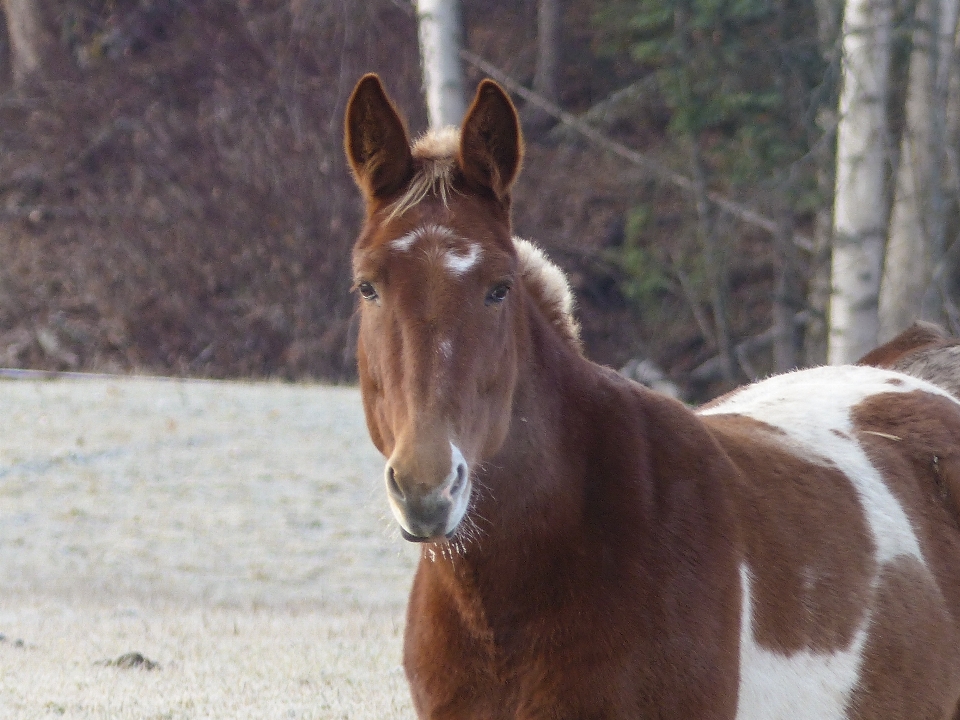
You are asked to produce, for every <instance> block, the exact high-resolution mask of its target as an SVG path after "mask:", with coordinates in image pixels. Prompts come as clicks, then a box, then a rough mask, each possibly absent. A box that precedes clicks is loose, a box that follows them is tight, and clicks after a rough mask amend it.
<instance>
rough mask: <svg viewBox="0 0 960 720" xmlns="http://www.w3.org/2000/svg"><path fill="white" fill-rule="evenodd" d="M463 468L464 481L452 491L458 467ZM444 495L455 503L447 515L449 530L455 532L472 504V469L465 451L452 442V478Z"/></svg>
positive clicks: (445, 488)
mask: <svg viewBox="0 0 960 720" xmlns="http://www.w3.org/2000/svg"><path fill="white" fill-rule="evenodd" d="M460 467H462V468H463V482H462V483H460V486H459V487H458V488H456V492H451V490H452V488H453V485H454V484H456V482H457V468H460ZM444 495H445V496H447V497H449V498H450V500H451V501H452V503H453V506H452V507H451V508H450V514H449V515H448V516H447V532H448V533H451V532H453V531H454V530H455V529H456V527H457V525H459V524H460V521H461V520H463V516H464V515H465V514H466V512H467V508H468V507H469V506H470V470H469V469H468V466H467V461H466V460H465V459H464V457H463V453H462V452H460V448H458V447H457V446H456V445H454V444H453V443H450V479H449V480H448V482H447V483H446V484H445V485H444Z"/></svg>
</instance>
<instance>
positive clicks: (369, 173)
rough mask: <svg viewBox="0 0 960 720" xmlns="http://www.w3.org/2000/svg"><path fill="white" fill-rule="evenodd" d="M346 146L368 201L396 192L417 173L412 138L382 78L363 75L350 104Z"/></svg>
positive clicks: (357, 179) (345, 139) (381, 198)
mask: <svg viewBox="0 0 960 720" xmlns="http://www.w3.org/2000/svg"><path fill="white" fill-rule="evenodd" d="M344 124H345V132H344V146H345V149H346V152H347V160H348V161H349V162H350V167H351V168H352V169H353V175H354V177H355V178H356V181H357V185H359V186H360V189H361V190H362V191H363V193H364V195H366V197H367V201H368V202H370V201H372V200H386V199H388V198H390V197H391V196H393V195H395V194H396V193H397V192H398V191H399V190H400V189H401V188H402V187H403V185H404V183H406V182H407V180H409V179H410V176H411V175H412V174H413V156H412V155H411V153H410V138H409V136H408V135H407V130H406V128H405V127H404V124H403V120H402V119H401V118H400V114H399V113H398V112H397V110H396V108H395V107H394V106H393V103H392V102H390V99H389V98H388V97H387V93H386V91H384V89H383V84H382V83H381V82H380V78H379V77H377V76H376V75H375V74H373V73H370V74H368V75H364V76H363V77H362V78H360V82H358V83H357V86H356V87H355V88H354V90H353V94H352V95H351V96H350V100H349V102H348V103H347V113H346V121H345V123H344Z"/></svg>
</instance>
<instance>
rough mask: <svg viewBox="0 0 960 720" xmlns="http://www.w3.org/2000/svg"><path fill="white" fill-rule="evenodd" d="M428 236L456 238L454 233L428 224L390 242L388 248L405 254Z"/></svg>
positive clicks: (446, 228) (440, 226) (441, 226)
mask: <svg viewBox="0 0 960 720" xmlns="http://www.w3.org/2000/svg"><path fill="white" fill-rule="evenodd" d="M428 236H433V237H444V238H452V237H456V233H454V232H453V230H451V229H450V228H448V227H444V226H443V225H437V224H436V223H430V224H428V225H421V226H420V227H418V228H416V229H414V230H411V231H410V232H408V233H407V234H406V235H401V236H400V237H398V238H397V239H396V240H391V241H390V247H391V248H393V249H394V250H399V251H400V252H406V251H407V250H409V249H410V248H412V247H413V245H414V243H416V242H418V241H419V240H422V239H423V238H425V237H428Z"/></svg>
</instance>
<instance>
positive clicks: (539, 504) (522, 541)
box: [451, 304, 638, 588]
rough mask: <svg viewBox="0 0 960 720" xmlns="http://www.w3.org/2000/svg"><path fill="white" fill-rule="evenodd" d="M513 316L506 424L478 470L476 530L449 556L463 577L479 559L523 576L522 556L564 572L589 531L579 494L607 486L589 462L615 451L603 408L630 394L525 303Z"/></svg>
mask: <svg viewBox="0 0 960 720" xmlns="http://www.w3.org/2000/svg"><path fill="white" fill-rule="evenodd" d="M520 325H521V326H522V330H521V331H520V335H521V339H522V342H521V348H520V352H519V353H518V363H519V367H518V376H517V385H516V390H515V393H514V401H513V405H512V419H511V425H510V430H509V433H508V436H507V439H506V441H505V443H504V446H503V447H502V448H501V450H500V451H499V453H498V454H497V455H496V456H495V457H494V458H492V459H490V460H489V461H488V462H486V463H484V466H483V467H482V468H481V469H480V470H479V472H478V474H477V478H476V480H477V489H476V493H477V497H476V499H475V505H474V508H473V509H474V511H475V512H476V515H477V517H476V519H475V522H476V525H477V527H478V533H477V534H478V537H477V538H475V539H474V540H473V541H471V542H469V543H468V544H467V545H466V547H465V552H464V553H463V554H462V555H461V556H459V557H454V558H451V561H452V563H453V564H454V565H459V566H460V567H461V568H467V569H469V571H470V572H468V573H466V574H465V575H464V577H466V576H467V575H470V576H472V577H476V575H477V572H482V571H483V570H484V569H485V570H486V571H487V572H488V573H489V574H490V575H495V576H496V577H497V578H498V582H497V586H499V587H503V588H508V587H509V586H511V585H512V584H513V580H515V582H516V583H517V584H521V585H522V584H524V583H525V582H527V580H528V579H529V578H528V574H529V567H528V566H527V565H526V563H530V562H534V563H537V564H538V565H539V566H540V567H542V568H544V569H546V568H550V567H556V569H557V573H558V574H567V575H569V574H570V571H571V569H572V567H571V565H570V563H571V562H572V561H573V559H574V558H573V556H580V555H582V554H583V553H584V552H586V550H585V549H586V548H588V547H589V546H590V544H591V541H593V540H596V538H590V537H587V532H588V531H587V529H586V527H587V525H588V519H587V517H586V515H587V513H588V512H589V508H588V507H586V503H587V502H588V498H589V496H590V494H591V493H592V492H597V491H599V492H606V491H611V490H613V488H611V487H606V486H604V487H600V486H601V485H604V483H601V482H598V479H600V478H601V477H602V478H603V479H604V480H606V479H608V478H609V477H610V476H612V475H615V473H604V472H603V471H602V469H601V468H598V467H597V459H598V458H604V460H606V458H608V457H610V458H612V457H613V456H614V455H615V454H616V453H615V452H614V449H613V448H610V447H609V446H608V444H609V442H610V440H611V438H610V437H609V433H608V428H606V427H605V426H604V418H609V417H621V418H622V417H624V414H623V413H619V412H618V410H617V408H616V407H615V406H616V404H617V403H618V402H624V403H631V402H634V403H635V402H636V399H637V397H636V395H635V393H633V392H632V391H627V390H625V388H626V387H627V385H626V382H625V381H621V380H619V379H618V378H616V377H614V375H615V374H614V373H613V372H612V371H609V370H607V369H604V368H600V367H599V366H597V365H595V364H593V363H591V362H590V361H588V360H587V359H586V358H584V357H583V356H582V355H581V353H580V352H579V350H578V349H577V348H575V347H573V346H572V345H571V344H570V343H569V341H567V340H565V339H564V338H562V337H560V335H559V334H558V333H557V332H556V331H555V330H554V329H553V327H552V325H551V324H550V323H549V322H548V321H547V320H546V319H545V318H544V317H543V315H542V314H540V313H539V311H538V310H537V309H536V308H535V306H533V305H532V304H531V305H530V307H529V308H528V310H527V313H526V314H525V316H524V317H523V318H522V322H521V323H520ZM633 447H634V448H635V449H638V446H637V442H636V439H635V440H634V442H633ZM588 481H589V483H590V487H589V488H588V487H587V483H588ZM511 558H512V559H516V560H518V561H519V562H518V563H513V562H511V560H510V559H511Z"/></svg>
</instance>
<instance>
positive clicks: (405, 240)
mask: <svg viewBox="0 0 960 720" xmlns="http://www.w3.org/2000/svg"><path fill="white" fill-rule="evenodd" d="M418 239H419V238H418V237H417V231H416V230H414V231H413V232H408V233H407V234H406V235H401V236H400V237H398V238H397V239H396V240H393V241H391V242H390V247H392V248H393V249H394V250H399V251H400V252H406V251H407V250H409V249H410V248H411V247H413V244H414V243H415V242H416V241H417V240H418Z"/></svg>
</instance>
